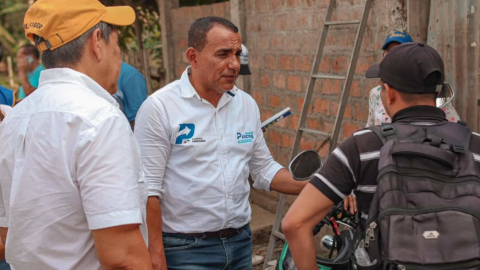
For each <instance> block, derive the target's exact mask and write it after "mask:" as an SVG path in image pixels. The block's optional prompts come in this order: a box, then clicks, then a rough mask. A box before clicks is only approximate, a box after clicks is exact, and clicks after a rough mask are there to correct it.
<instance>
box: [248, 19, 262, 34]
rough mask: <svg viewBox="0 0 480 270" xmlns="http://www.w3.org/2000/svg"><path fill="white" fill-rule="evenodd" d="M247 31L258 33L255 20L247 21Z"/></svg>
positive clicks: (258, 28) (258, 29)
mask: <svg viewBox="0 0 480 270" xmlns="http://www.w3.org/2000/svg"><path fill="white" fill-rule="evenodd" d="M247 30H248V31H249V32H258V31H260V25H259V24H258V21H257V20H256V19H249V20H247Z"/></svg>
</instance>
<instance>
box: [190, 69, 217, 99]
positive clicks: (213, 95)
mask: <svg viewBox="0 0 480 270" xmlns="http://www.w3.org/2000/svg"><path fill="white" fill-rule="evenodd" d="M188 79H189V80H190V83H191V84H192V86H193V89H195V91H197V94H198V95H199V96H200V98H202V99H205V100H206V101H208V102H210V104H212V105H213V107H215V108H216V107H217V105H218V102H219V101H220V99H221V98H222V95H223V94H221V93H218V92H216V91H214V90H210V89H206V88H205V87H203V86H202V85H201V84H200V83H198V82H199V80H198V78H195V75H194V74H193V73H192V71H191V70H190V73H189V74H188Z"/></svg>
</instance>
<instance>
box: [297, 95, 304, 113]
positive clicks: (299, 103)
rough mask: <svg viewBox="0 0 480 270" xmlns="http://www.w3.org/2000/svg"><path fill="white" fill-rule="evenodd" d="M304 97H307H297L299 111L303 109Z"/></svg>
mask: <svg viewBox="0 0 480 270" xmlns="http://www.w3.org/2000/svg"><path fill="white" fill-rule="evenodd" d="M304 99H305V98H303V97H297V110H298V111H299V112H300V111H302V108H303V103H304V102H303V100H304Z"/></svg>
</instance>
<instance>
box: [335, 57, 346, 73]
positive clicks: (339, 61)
mask: <svg viewBox="0 0 480 270" xmlns="http://www.w3.org/2000/svg"><path fill="white" fill-rule="evenodd" d="M347 67H348V62H347V57H345V56H339V57H337V58H334V59H332V71H333V72H335V73H340V74H346V71H347Z"/></svg>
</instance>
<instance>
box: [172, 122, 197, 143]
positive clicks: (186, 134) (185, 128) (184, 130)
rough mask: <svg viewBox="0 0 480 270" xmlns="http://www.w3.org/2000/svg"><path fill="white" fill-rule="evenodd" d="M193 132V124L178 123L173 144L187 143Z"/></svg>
mask: <svg viewBox="0 0 480 270" xmlns="http://www.w3.org/2000/svg"><path fill="white" fill-rule="evenodd" d="M193 134H195V124H180V128H179V129H178V133H177V139H176V141H175V144H185V143H188V142H189V141H190V139H191V138H192V137H193Z"/></svg>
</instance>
